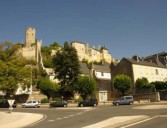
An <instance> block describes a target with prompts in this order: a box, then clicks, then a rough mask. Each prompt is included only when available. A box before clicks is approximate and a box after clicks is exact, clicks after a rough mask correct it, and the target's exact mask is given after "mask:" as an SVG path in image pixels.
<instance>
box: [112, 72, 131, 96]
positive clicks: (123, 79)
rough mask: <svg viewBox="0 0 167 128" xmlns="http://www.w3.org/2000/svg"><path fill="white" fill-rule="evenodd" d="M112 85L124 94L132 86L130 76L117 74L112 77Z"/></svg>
mask: <svg viewBox="0 0 167 128" xmlns="http://www.w3.org/2000/svg"><path fill="white" fill-rule="evenodd" d="M114 87H115V89H117V90H118V91H120V92H121V93H122V95H124V93H125V92H128V91H129V90H130V89H131V87H132V81H131V78H130V77H129V76H127V75H124V74H122V75H117V76H116V77H115V78H114Z"/></svg>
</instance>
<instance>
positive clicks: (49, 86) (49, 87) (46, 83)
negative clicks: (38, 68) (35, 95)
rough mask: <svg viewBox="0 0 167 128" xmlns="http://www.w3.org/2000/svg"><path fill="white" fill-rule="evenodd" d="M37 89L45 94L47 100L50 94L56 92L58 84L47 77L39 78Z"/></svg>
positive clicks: (52, 94)
mask: <svg viewBox="0 0 167 128" xmlns="http://www.w3.org/2000/svg"><path fill="white" fill-rule="evenodd" d="M39 89H40V91H41V93H43V94H44V95H46V96H47V98H48V100H50V98H51V97H52V96H54V95H56V94H58V91H59V89H60V86H59V85H58V84H57V83H54V82H52V81H50V80H49V79H41V80H40V82H39Z"/></svg>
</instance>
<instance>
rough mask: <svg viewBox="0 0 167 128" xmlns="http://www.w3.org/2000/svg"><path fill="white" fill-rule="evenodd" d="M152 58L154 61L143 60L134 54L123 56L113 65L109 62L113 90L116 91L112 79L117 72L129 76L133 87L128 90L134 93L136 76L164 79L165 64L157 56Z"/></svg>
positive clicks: (165, 78)
mask: <svg viewBox="0 0 167 128" xmlns="http://www.w3.org/2000/svg"><path fill="white" fill-rule="evenodd" d="M154 59H155V61H156V63H154V62H152V61H150V62H148V61H145V60H144V58H142V59H140V58H139V57H138V56H137V55H135V56H133V57H132V59H129V58H123V59H122V60H121V61H120V62H119V63H118V64H117V65H116V66H115V67H114V66H113V65H114V64H111V66H110V68H111V67H112V71H111V81H112V88H113V90H114V91H116V90H115V89H114V86H113V79H114V77H115V76H117V75H118V74H125V75H128V76H129V77H130V78H131V80H132V83H133V87H132V89H131V91H130V92H131V93H136V92H135V90H136V89H135V82H136V80H137V79H138V78H142V77H145V78H147V79H148V81H149V82H154V81H166V80H167V68H166V66H164V65H163V64H162V63H161V62H160V61H159V58H158V56H156V58H154Z"/></svg>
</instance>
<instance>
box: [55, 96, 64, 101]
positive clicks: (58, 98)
mask: <svg viewBox="0 0 167 128" xmlns="http://www.w3.org/2000/svg"><path fill="white" fill-rule="evenodd" d="M61 100H62V99H61V98H60V97H56V98H54V101H61Z"/></svg>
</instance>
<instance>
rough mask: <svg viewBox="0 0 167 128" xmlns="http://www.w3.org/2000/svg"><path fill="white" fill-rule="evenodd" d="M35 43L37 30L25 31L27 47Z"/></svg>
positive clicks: (28, 29) (29, 29)
mask: <svg viewBox="0 0 167 128" xmlns="http://www.w3.org/2000/svg"><path fill="white" fill-rule="evenodd" d="M33 43H35V29H34V28H26V29H25V47H31V44H33Z"/></svg>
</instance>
